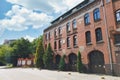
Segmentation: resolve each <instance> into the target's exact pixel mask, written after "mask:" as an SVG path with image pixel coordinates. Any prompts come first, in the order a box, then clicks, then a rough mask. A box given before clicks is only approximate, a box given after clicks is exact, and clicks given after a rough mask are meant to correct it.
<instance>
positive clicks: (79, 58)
mask: <svg viewBox="0 0 120 80" xmlns="http://www.w3.org/2000/svg"><path fill="white" fill-rule="evenodd" d="M82 67H83V64H82V59H81V53H80V52H78V56H77V71H78V72H82Z"/></svg>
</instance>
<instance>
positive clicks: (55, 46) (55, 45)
mask: <svg viewBox="0 0 120 80" xmlns="http://www.w3.org/2000/svg"><path fill="white" fill-rule="evenodd" d="M54 49H57V42H56V41H55V42H54Z"/></svg>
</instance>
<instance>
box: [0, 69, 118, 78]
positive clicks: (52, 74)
mask: <svg viewBox="0 0 120 80" xmlns="http://www.w3.org/2000/svg"><path fill="white" fill-rule="evenodd" d="M0 80H120V77H113V76H105V75H92V74H80V73H77V72H61V71H60V72H58V71H50V70H38V69H35V68H12V69H0Z"/></svg>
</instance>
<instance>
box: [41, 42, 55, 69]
mask: <svg viewBox="0 0 120 80" xmlns="http://www.w3.org/2000/svg"><path fill="white" fill-rule="evenodd" d="M43 62H44V66H45V68H47V69H51V68H52V64H53V51H52V48H51V45H50V43H49V45H48V47H47V49H46V51H45V54H44V56H43Z"/></svg>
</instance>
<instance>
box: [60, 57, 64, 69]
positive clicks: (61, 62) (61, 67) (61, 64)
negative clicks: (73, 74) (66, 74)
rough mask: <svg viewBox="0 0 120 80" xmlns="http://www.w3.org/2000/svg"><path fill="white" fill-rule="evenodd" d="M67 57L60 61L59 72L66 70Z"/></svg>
mask: <svg viewBox="0 0 120 80" xmlns="http://www.w3.org/2000/svg"><path fill="white" fill-rule="evenodd" d="M64 59H65V55H63V56H62V57H61V59H60V63H59V70H61V71H64V70H65V60H64Z"/></svg>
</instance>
